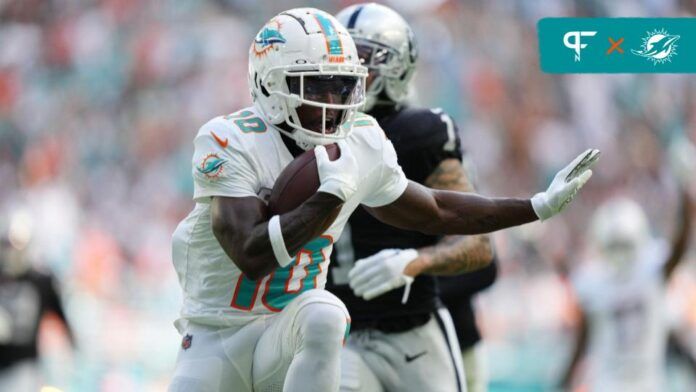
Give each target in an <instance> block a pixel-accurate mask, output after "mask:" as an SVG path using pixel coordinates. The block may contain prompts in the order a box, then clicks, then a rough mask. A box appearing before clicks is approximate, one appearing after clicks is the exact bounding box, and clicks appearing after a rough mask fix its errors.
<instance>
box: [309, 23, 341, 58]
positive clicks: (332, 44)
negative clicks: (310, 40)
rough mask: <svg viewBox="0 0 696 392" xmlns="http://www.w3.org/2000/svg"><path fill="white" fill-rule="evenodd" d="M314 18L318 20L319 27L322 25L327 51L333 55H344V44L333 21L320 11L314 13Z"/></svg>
mask: <svg viewBox="0 0 696 392" xmlns="http://www.w3.org/2000/svg"><path fill="white" fill-rule="evenodd" d="M314 19H316V20H317V23H319V27H321V32H322V33H324V39H325V40H326V52H327V53H328V54H329V55H332V56H340V55H342V54H343V44H342V43H341V37H339V35H338V31H337V30H336V28H335V26H334V24H333V22H331V20H330V19H328V18H327V17H325V16H324V15H322V14H318V13H315V14H314Z"/></svg>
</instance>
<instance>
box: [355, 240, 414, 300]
mask: <svg viewBox="0 0 696 392" xmlns="http://www.w3.org/2000/svg"><path fill="white" fill-rule="evenodd" d="M416 257H418V251H417V250H415V249H384V250H382V251H381V252H378V253H375V254H374V255H372V256H370V257H366V258H364V259H360V260H358V261H356V262H355V266H354V267H353V269H351V270H350V272H348V279H349V282H348V284H349V285H350V288H351V289H353V293H355V295H356V296H358V297H362V298H363V299H364V300H366V301H369V300H371V299H373V298H375V297H378V296H380V295H382V294H384V293H386V292H387V291H391V290H394V289H396V288H399V287H401V286H406V288H405V289H404V295H403V297H402V298H401V303H406V301H407V300H408V295H409V292H410V290H411V283H413V277H412V276H408V275H405V274H404V268H406V266H407V265H408V264H409V263H410V262H411V261H413V260H414V259H415V258H416Z"/></svg>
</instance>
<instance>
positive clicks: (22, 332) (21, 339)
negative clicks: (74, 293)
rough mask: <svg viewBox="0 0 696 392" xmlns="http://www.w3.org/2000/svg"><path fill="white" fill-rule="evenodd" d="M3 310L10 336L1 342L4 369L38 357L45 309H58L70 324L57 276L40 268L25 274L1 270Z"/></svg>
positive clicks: (0, 364) (0, 304)
mask: <svg viewBox="0 0 696 392" xmlns="http://www.w3.org/2000/svg"><path fill="white" fill-rule="evenodd" d="M0 311H2V312H3V313H4V314H5V315H6V316H7V319H6V321H7V322H8V326H7V327H8V330H7V336H5V339H4V340H3V341H2V342H1V343H0V369H3V368H6V367H8V366H10V365H12V364H14V363H16V362H19V361H22V360H32V359H36V358H37V355H38V352H37V337H38V332H39V324H40V323H41V319H42V316H43V315H44V313H45V312H55V313H56V315H57V316H58V317H59V318H60V319H61V320H62V321H63V322H64V323H65V325H66V326H67V325H68V324H67V321H66V319H65V313H64V312H63V307H62V305H61V302H60V297H59V295H58V291H57V289H56V282H55V278H53V276H52V275H49V274H45V273H43V272H38V271H36V270H29V271H27V272H26V273H24V274H22V275H21V276H6V275H3V274H0ZM68 333H70V329H69V327H68Z"/></svg>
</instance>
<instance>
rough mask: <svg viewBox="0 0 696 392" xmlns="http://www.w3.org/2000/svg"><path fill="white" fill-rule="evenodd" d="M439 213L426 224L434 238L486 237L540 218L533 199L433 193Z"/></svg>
mask: <svg viewBox="0 0 696 392" xmlns="http://www.w3.org/2000/svg"><path fill="white" fill-rule="evenodd" d="M432 192H433V197H434V199H435V201H436V203H437V212H436V214H435V216H434V217H433V218H434V219H432V220H431V221H429V222H424V225H425V226H424V227H423V230H422V231H423V232H425V233H431V234H483V233H490V232H493V231H497V230H501V229H505V228H507V227H512V226H519V225H522V224H525V223H529V222H533V221H536V220H538V219H539V218H538V217H537V216H536V214H535V213H534V209H533V208H532V203H531V201H530V200H529V199H517V198H488V197H484V196H480V195H476V194H473V193H460V192H451V191H438V190H432Z"/></svg>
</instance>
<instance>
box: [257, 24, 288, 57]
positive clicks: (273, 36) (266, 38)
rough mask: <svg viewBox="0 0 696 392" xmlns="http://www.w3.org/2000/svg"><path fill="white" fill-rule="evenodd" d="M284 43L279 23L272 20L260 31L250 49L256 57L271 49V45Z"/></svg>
mask: <svg viewBox="0 0 696 392" xmlns="http://www.w3.org/2000/svg"><path fill="white" fill-rule="evenodd" d="M286 42H287V41H286V40H285V37H283V34H281V33H280V23H279V22H278V21H276V20H275V19H273V20H271V21H270V22H268V24H267V25H266V26H264V27H263V29H261V31H260V32H259V34H258V35H257V36H256V38H255V39H254V43H253V45H252V48H253V51H254V54H255V55H256V56H263V55H265V54H266V53H268V51H269V50H271V49H272V48H273V44H284V43H286Z"/></svg>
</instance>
